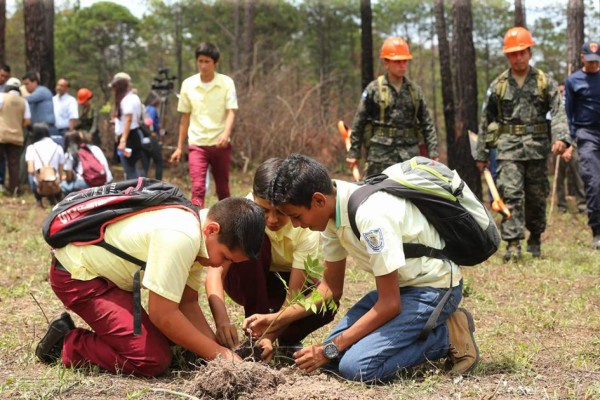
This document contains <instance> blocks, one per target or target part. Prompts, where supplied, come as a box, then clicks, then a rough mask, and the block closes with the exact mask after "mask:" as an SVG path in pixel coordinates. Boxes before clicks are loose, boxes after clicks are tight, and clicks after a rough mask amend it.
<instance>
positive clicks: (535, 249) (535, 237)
mask: <svg viewBox="0 0 600 400" xmlns="http://www.w3.org/2000/svg"><path fill="white" fill-rule="evenodd" d="M527 252H528V253H531V255H532V256H534V257H535V258H540V257H541V256H542V240H541V235H540V234H539V233H536V234H533V233H532V234H530V235H529V239H527Z"/></svg>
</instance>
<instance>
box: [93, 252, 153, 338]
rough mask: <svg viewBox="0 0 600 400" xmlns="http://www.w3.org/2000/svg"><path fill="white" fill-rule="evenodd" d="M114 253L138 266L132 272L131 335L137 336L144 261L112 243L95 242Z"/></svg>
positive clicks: (140, 330) (140, 316) (140, 329)
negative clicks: (141, 274)
mask: <svg viewBox="0 0 600 400" xmlns="http://www.w3.org/2000/svg"><path fill="white" fill-rule="evenodd" d="M96 245H97V246H100V247H102V248H104V249H106V250H108V251H110V252H111V253H113V254H114V255H116V256H118V257H121V258H122V259H124V260H127V261H129V262H131V263H133V264H136V265H138V266H139V267H140V269H138V270H137V271H135V273H134V274H133V291H132V295H133V335H134V336H139V335H141V334H142V283H141V281H140V271H142V270H144V269H146V262H145V261H142V260H140V259H139V258H136V257H134V256H132V255H131V254H128V253H125V252H124V251H123V250H121V249H119V248H117V247H115V246H113V245H112V244H109V243H106V242H105V241H104V240H103V241H101V242H98V243H96Z"/></svg>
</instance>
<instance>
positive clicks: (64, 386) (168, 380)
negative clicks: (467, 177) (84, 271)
mask: <svg viewBox="0 0 600 400" xmlns="http://www.w3.org/2000/svg"><path fill="white" fill-rule="evenodd" d="M250 179H251V175H250V174H246V175H242V174H236V175H235V178H234V179H233V183H232V189H233V191H234V193H235V194H238V195H243V194H245V193H246V192H247V191H248V189H249V187H250ZM174 180H175V181H176V182H178V183H180V184H182V185H184V186H185V184H186V181H185V180H184V179H174ZM210 201H214V199H211V200H210ZM44 216H45V212H44V211H43V210H41V209H37V208H35V203H34V201H33V197H32V196H31V195H25V196H23V197H21V198H18V199H13V198H7V197H2V198H0V230H2V234H1V235H0V247H1V248H2V249H3V251H2V252H1V253H0V268H1V270H2V273H1V274H0V318H1V321H2V323H1V325H0V326H1V327H0V398H3V399H4V398H32V399H39V398H43V399H46V398H48V399H49V398H69V399H86V400H88V399H96V398H98V399H99V398H102V399H124V398H127V399H143V398H152V399H155V398H158V399H182V398H202V399H211V398H245V399H259V398H273V399H372V398H380V399H388V398H390V399H398V398H431V399H439V398H456V399H459V398H460V399H466V398H468V399H471V398H473V399H474V398H477V399H493V398H498V399H513V398H515V399H516V398H519V399H545V398H550V399H582V398H586V399H592V398H600V383H599V382H600V312H599V311H598V310H599V309H600V280H599V279H598V274H599V273H600V260H599V257H598V255H599V253H598V252H597V251H593V250H591V249H590V248H589V247H588V244H589V242H590V233H589V230H588V229H587V227H586V225H585V221H586V219H585V216H583V215H576V214H575V215H573V214H555V215H553V218H552V222H551V224H550V226H549V228H548V231H547V233H546V234H545V235H544V244H543V253H544V257H543V258H542V259H541V260H533V259H531V257H530V256H529V255H528V254H526V255H525V259H524V261H523V262H522V263H521V264H504V263H503V262H502V260H501V254H500V252H499V254H497V255H495V256H494V257H492V259H491V260H489V261H488V262H486V263H485V264H484V265H481V266H479V267H476V268H471V269H465V271H464V275H465V288H466V289H465V298H464V301H463V306H464V307H466V308H468V309H469V310H471V311H472V312H473V314H474V317H475V320H476V328H477V331H476V337H477V340H478V344H479V347H480V350H481V363H480V365H479V367H477V369H476V370H475V371H474V374H473V376H471V377H469V378H465V379H455V380H453V379H450V378H448V377H446V376H445V375H444V374H443V373H442V372H441V371H440V370H439V369H438V364H434V365H430V366H424V367H423V368H419V369H417V370H415V371H412V372H410V373H404V374H402V375H400V376H398V377H397V378H396V379H394V380H393V381H392V382H390V383H387V384H381V385H375V386H367V385H362V384H356V383H349V382H344V381H341V380H339V379H337V378H335V377H333V376H329V375H324V374H313V375H306V374H302V373H299V372H298V371H296V370H295V369H293V368H292V369H290V368H284V369H270V368H267V367H266V366H264V365H260V364H243V365H242V366H233V365H230V364H228V365H223V364H218V363H210V364H209V365H208V366H201V367H198V369H197V370H190V371H173V372H171V373H170V374H169V375H167V376H164V377H161V378H159V379H138V378H131V377H125V376H114V375H109V374H106V373H103V372H102V371H99V370H97V369H95V368H88V369H82V370H71V369H65V368H63V367H61V366H58V365H55V366H51V367H49V366H46V365H43V364H40V363H38V362H37V361H36V360H35V358H34V355H33V349H34V347H35V345H36V343H37V341H38V340H39V339H40V337H41V336H42V335H43V333H44V332H45V329H46V326H47V322H46V318H45V316H44V314H43V313H42V311H41V310H40V308H39V307H38V306H37V305H36V303H35V301H34V299H33V298H34V297H35V299H36V300H37V301H38V302H39V303H40V305H41V307H42V309H43V311H44V313H45V314H46V315H47V317H48V318H52V317H53V316H54V315H56V314H58V313H59V312H61V311H62V310H63V306H62V304H61V303H60V301H59V300H58V299H57V298H56V297H55V296H54V294H53V293H52V290H51V289H50V287H49V284H48V282H47V269H48V265H49V261H50V254H49V252H48V247H47V246H46V245H45V243H44V242H43V239H42V237H41V234H40V227H41V221H42V220H43V218H44ZM372 287H373V279H372V278H371V277H369V276H367V275H366V274H365V273H363V272H360V271H357V270H355V269H352V268H350V269H349V272H348V275H347V277H346V288H345V289H346V290H345V295H346V297H345V298H344V300H343V301H342V305H341V310H340V314H343V313H344V311H345V310H346V309H347V308H348V307H349V306H350V305H351V304H352V302H353V301H355V300H356V299H358V298H359V297H360V296H361V295H362V294H363V293H364V292H365V291H366V290H369V289H371V288H372ZM202 306H203V309H204V310H205V311H208V307H207V305H206V302H204V301H203V304H202ZM230 306H231V309H232V314H233V316H234V318H235V319H236V320H237V321H238V322H241V319H242V313H241V312H240V311H241V309H240V308H239V307H238V306H236V305H234V304H230ZM338 318H339V316H338ZM76 322H77V323H79V324H83V323H82V321H80V320H76ZM325 334H326V329H323V330H320V331H317V332H315V333H314V334H313V335H311V337H309V338H308V339H307V342H311V341H320V340H321V339H322V338H323V336H324V335H325ZM265 382H267V383H266V384H265ZM209 384H210V385H212V386H210V385H209ZM208 386H210V387H208Z"/></svg>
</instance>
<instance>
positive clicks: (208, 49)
mask: <svg viewBox="0 0 600 400" xmlns="http://www.w3.org/2000/svg"><path fill="white" fill-rule="evenodd" d="M198 56H206V57H210V58H212V59H213V61H214V62H215V63H217V62H219V58H220V57H221V53H220V52H219V48H218V47H217V46H216V45H214V44H212V43H210V42H202V43H200V44H199V45H198V47H196V60H197V59H198Z"/></svg>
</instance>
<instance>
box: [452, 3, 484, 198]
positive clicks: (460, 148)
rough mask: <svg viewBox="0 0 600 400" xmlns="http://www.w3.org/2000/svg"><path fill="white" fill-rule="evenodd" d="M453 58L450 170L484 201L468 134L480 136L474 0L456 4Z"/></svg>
mask: <svg viewBox="0 0 600 400" xmlns="http://www.w3.org/2000/svg"><path fill="white" fill-rule="evenodd" d="M452 15H453V29H454V35H453V40H454V42H453V56H454V65H455V67H456V71H455V76H456V85H455V89H456V90H455V93H456V103H455V104H456V132H455V133H456V140H455V142H454V145H453V146H452V147H451V148H448V166H449V167H450V168H452V169H456V170H457V171H458V173H459V174H460V176H461V177H462V178H463V180H464V181H465V182H466V183H467V185H469V187H470V188H471V190H472V191H473V192H474V193H475V194H476V195H477V196H478V197H479V198H481V194H482V189H481V177H480V173H479V170H478V169H477V167H476V166H475V160H473V157H472V156H471V145H470V142H469V134H468V131H469V130H471V131H473V132H477V111H478V105H477V69H476V66H475V46H474V45H473V18H472V14H471V0H453V2H452Z"/></svg>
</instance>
